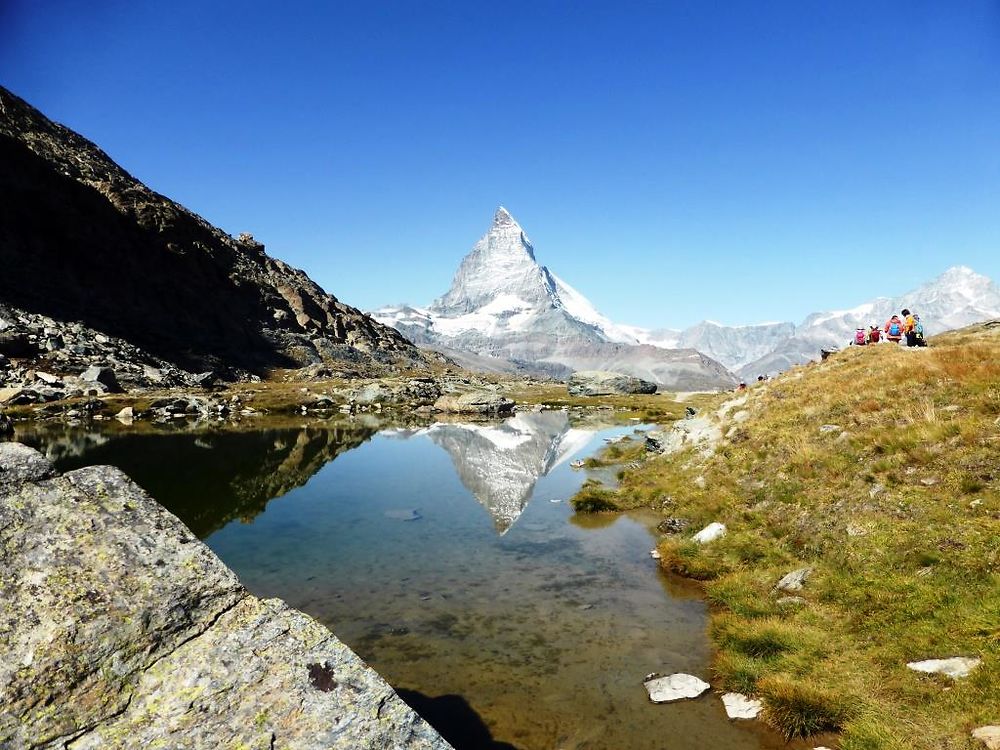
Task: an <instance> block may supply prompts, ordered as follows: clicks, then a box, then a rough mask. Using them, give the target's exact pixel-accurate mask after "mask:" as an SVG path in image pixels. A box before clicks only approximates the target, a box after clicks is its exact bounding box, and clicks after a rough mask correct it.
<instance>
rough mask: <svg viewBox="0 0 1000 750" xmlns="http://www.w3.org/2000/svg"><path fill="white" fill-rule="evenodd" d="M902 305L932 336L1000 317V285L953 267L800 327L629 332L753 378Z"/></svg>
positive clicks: (804, 357)
mask: <svg viewBox="0 0 1000 750" xmlns="http://www.w3.org/2000/svg"><path fill="white" fill-rule="evenodd" d="M903 308H907V309H910V310H912V311H914V312H916V313H918V314H919V315H920V318H921V321H922V322H923V323H924V327H925V329H926V331H927V333H928V335H933V334H935V333H941V332H943V331H948V330H951V329H954V328H961V327H963V326H967V325H970V324H972V323H977V322H979V321H983V320H989V319H992V318H1000V287H998V286H997V285H996V284H995V283H994V282H993V281H991V280H990V279H989V278H988V277H986V276H983V275H981V274H978V273H976V272H975V271H973V270H972V269H971V268H967V267H965V266H954V267H952V268H949V269H948V270H947V271H945V272H944V273H942V274H941V275H940V276H938V277H937V278H936V279H933V280H932V281H929V282H927V283H926V284H923V285H922V286H920V287H918V288H916V289H914V290H912V291H909V292H907V293H906V294H903V295H901V296H899V297H878V298H876V299H874V300H871V301H869V302H865V303H863V304H861V305H858V306H856V307H852V308H851V309H849V310H832V311H828V312H816V313H812V314H811V315H809V316H807V317H806V319H805V320H803V321H802V323H800V324H799V325H795V324H793V323H762V324H759V325H749V326H724V325H721V324H719V323H714V322H712V321H704V322H702V323H699V324H698V325H696V326H692V327H691V328H688V329H686V330H684V331H669V330H668V331H648V332H644V331H642V330H641V329H633V330H635V331H636V332H637V334H638V335H637V339H638V340H640V341H645V342H646V343H652V344H655V345H656V346H666V347H672V346H683V347H691V348H694V349H697V350H699V351H701V352H704V353H705V354H707V355H708V356H710V357H712V358H713V359H717V360H718V361H719V362H721V363H722V364H724V365H725V366H726V367H728V368H729V369H731V370H732V371H733V372H735V373H736V374H737V375H739V376H740V378H741V379H751V378H756V377H757V376H758V375H773V374H775V373H778V372H782V371H784V370H787V369H788V368H789V367H792V366H794V365H798V364H802V363H804V362H808V361H810V360H814V359H818V358H819V353H820V350H821V349H839V348H840V347H842V346H845V345H847V344H848V343H850V340H851V338H852V335H853V333H854V331H855V330H856V329H857V328H858V327H864V328H867V327H868V326H870V325H878V326H882V325H884V324H885V322H886V321H887V320H888V319H889V318H890V317H891V316H892V315H893V313H896V314H898V313H899V312H900V311H901V310H902V309H903Z"/></svg>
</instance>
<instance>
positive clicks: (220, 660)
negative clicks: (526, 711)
mask: <svg viewBox="0 0 1000 750" xmlns="http://www.w3.org/2000/svg"><path fill="white" fill-rule="evenodd" d="M0 567H2V569H3V570H5V571H14V572H15V573H16V574H15V575H11V576H4V577H3V578H2V579H0V601H2V602H3V607H0V632H2V633H3V634H4V637H3V638H2V639H0V685H3V690H4V695H3V710H2V711H0V747H12V748H15V747H57V746H58V747H64V746H69V745H70V744H72V746H73V747H74V748H80V750H84V749H90V748H98V747H115V748H122V747H191V748H194V747H243V748H248V749H249V748H254V749H255V750H256V749H257V748H260V749H261V750H264V749H266V748H271V747H295V748H302V749H303V750H319V749H320V748H324V749H326V748H340V749H342V750H346V748H359V747H380V748H381V747H393V748H401V749H403V748H405V749H412V750H416V749H417V748H420V749H421V750H423V749H424V748H426V749H427V750H439V749H440V750H446V749H447V748H448V747H449V745H448V744H447V743H446V742H445V741H444V740H443V739H442V738H441V737H440V736H439V735H438V734H437V733H436V732H435V731H434V730H433V729H432V728H431V727H429V726H428V725H427V724H426V723H425V722H424V721H423V720H422V719H421V718H420V717H419V716H417V715H416V714H415V713H414V712H413V711H412V709H410V708H409V707H408V706H407V705H406V704H405V703H403V701H402V700H400V698H399V697H398V696H397V695H396V693H395V692H394V691H393V690H392V688H391V687H390V686H389V685H388V684H387V683H386V682H385V681H384V680H382V678H381V677H379V676H378V675H377V674H376V673H375V672H374V671H373V670H372V669H371V668H369V667H368V666H366V665H365V664H364V662H362V661H361V659H359V658H358V657H357V655H355V654H354V653H353V652H352V651H351V650H350V649H349V648H347V646H345V645H344V644H343V643H341V642H340V641H339V640H338V639H337V638H336V636H334V635H333V634H332V633H330V631H329V630H327V629H326V628H325V627H323V626H322V625H321V624H319V623H318V622H316V621H315V620H313V619H312V618H311V617H309V616H307V615H305V614H303V613H301V612H298V611H296V610H293V609H291V608H290V607H288V606H287V605H286V604H285V603H284V602H282V601H280V600H278V599H267V600H262V599H258V598H257V597H255V596H253V595H252V594H250V593H249V592H248V591H247V590H246V589H244V588H243V586H242V585H241V584H240V582H239V581H238V580H237V578H236V576H235V574H234V573H233V572H232V571H230V570H229V569H228V568H226V566H225V565H224V564H223V563H222V561H221V560H219V559H218V558H217V557H216V556H215V554H214V553H213V552H212V551H211V550H210V549H209V548H208V547H207V546H205V545H204V544H203V543H202V542H200V541H198V539H196V538H195V537H194V535H193V534H192V533H191V532H190V531H189V530H188V529H187V528H186V527H185V526H184V525H183V524H182V523H181V522H180V521H179V520H178V519H177V518H176V517H175V516H173V515H172V514H171V513H169V512H168V511H167V510H166V509H165V508H163V507H162V506H160V505H158V504H157V503H156V502H155V501H154V500H152V499H151V498H150V497H149V496H148V495H146V493H145V492H144V491H143V490H142V489H141V488H140V487H139V486H138V485H136V484H135V483H133V482H132V481H131V480H130V479H129V478H128V477H127V476H125V475H124V474H123V473H122V472H121V471H119V470H118V469H115V468H112V467H108V466H93V467H87V468H83V469H78V470H76V471H72V472H68V473H67V474H65V475H63V476H54V475H53V471H52V467H51V465H49V464H48V462H47V461H45V459H44V458H43V457H42V456H41V455H40V454H38V453H37V452H35V451H33V450H31V449H30V448H27V447H25V446H23V445H18V444H14V443H7V444H2V443H0Z"/></svg>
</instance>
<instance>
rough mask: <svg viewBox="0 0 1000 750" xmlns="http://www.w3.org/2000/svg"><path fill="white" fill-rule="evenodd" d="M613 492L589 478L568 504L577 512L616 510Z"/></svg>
mask: <svg viewBox="0 0 1000 750" xmlns="http://www.w3.org/2000/svg"><path fill="white" fill-rule="evenodd" d="M614 497H615V493H614V492H612V491H611V490H609V489H608V488H607V487H602V486H601V484H600V483H599V482H595V481H593V480H590V481H588V482H586V483H585V484H584V485H583V487H581V488H580V491H579V492H577V493H576V495H574V496H573V499H572V500H570V504H571V505H572V506H573V510H575V511H576V512H577V513H601V512H604V511H615V510H618V504H617V503H616V502H615V501H614Z"/></svg>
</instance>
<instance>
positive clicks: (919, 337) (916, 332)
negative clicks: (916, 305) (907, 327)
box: [907, 315, 927, 346]
mask: <svg viewBox="0 0 1000 750" xmlns="http://www.w3.org/2000/svg"><path fill="white" fill-rule="evenodd" d="M907 338H909V334H907ZM907 346H927V341H926V340H925V339H924V324H923V323H921V322H920V316H919V315H914V316H913V343H912V344H911V343H909V340H907Z"/></svg>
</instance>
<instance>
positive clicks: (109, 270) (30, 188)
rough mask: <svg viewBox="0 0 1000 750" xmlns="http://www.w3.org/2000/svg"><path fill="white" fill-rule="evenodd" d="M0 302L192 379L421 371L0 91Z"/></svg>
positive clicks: (403, 346)
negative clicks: (125, 347)
mask: <svg viewBox="0 0 1000 750" xmlns="http://www.w3.org/2000/svg"><path fill="white" fill-rule="evenodd" d="M0 161H2V162H3V164H4V169H3V170H0V260H2V261H3V265H4V272H3V274H0V301H2V302H4V303H6V304H7V305H8V306H10V307H14V308H18V309H20V310H22V311H27V312H29V313H32V314H36V315H43V316H47V317H49V318H52V319H54V320H57V321H73V322H79V323H81V324H82V325H84V326H86V327H87V328H89V329H95V330H97V331H101V332H103V333H105V334H106V335H108V336H113V337H118V338H120V339H124V340H126V341H128V342H130V343H131V344H133V345H135V346H137V347H139V348H141V349H143V350H144V351H145V352H147V353H148V354H149V355H151V356H153V357H156V358H158V359H160V360H163V361H165V362H168V363H170V364H172V365H173V366H175V367H177V368H179V369H182V370H187V371H191V372H202V371H206V370H217V371H224V370H242V371H247V372H253V373H257V374H264V373H265V372H267V371H269V370H270V369H273V368H294V367H301V366H304V365H310V364H316V363H321V362H323V363H330V364H335V365H340V366H345V367H347V368H349V369H364V370H367V371H372V372H378V371H389V370H392V369H395V368H398V367H407V366H413V365H422V364H427V362H428V355H427V354H426V353H423V352H421V351H419V350H418V349H416V347H414V346H413V345H412V344H411V343H410V342H408V341H407V340H406V339H405V338H403V337H402V336H401V335H399V333H397V332H396V331H394V330H392V329H391V328H388V327H386V326H383V325H380V324H379V323H377V322H376V321H374V320H372V319H371V318H370V317H368V316H367V315H365V314H363V313H362V312H360V311H358V310H356V309H355V308H353V307H350V306H348V305H345V304H343V303H342V302H340V301H338V300H337V299H336V298H335V297H333V296H332V295H329V294H327V293H326V292H324V291H323V290H322V289H321V288H320V287H319V286H318V285H317V284H315V283H314V282H313V281H312V280H311V279H310V278H309V277H308V276H307V275H306V274H305V273H304V272H302V271H300V270H298V269H295V268H292V267H291V266H289V265H287V264H286V263H283V262H282V261H280V260H278V259H276V258H272V257H271V256H269V255H268V254H267V253H266V252H265V251H264V246H263V245H262V244H261V243H259V242H257V241H255V240H254V238H253V237H252V236H251V235H249V234H243V235H241V236H240V237H239V238H233V237H231V236H229V235H228V234H226V233H225V232H223V231H221V230H219V229H217V228H215V227H213V226H212V225H211V224H209V223H208V222H207V221H205V220H204V219H202V218H201V217H199V216H197V215H195V214H194V213H192V212H191V211H189V210H187V209H186V208H184V207H183V206H180V205H179V204H177V203H175V202H173V201H171V200H170V199H168V198H166V197H164V196H162V195H159V194H157V193H155V192H154V191H152V190H150V189H149V188H148V187H146V186H145V185H143V184H142V183H141V182H139V181H138V180H136V179H135V178H134V177H132V176H131V175H130V174H128V173H127V172H126V171H125V170H123V169H122V168H121V167H119V166H118V165H117V164H116V163H115V162H114V161H112V160H111V159H110V158H109V157H108V156H107V154H105V153H104V152H103V151H101V150H100V149H99V148H98V147H97V146H95V145H94V144H93V143H91V142H90V141H88V140H86V139H85V138H83V137H82V136H80V135H79V134H77V133H75V132H73V131H72V130H69V129H68V128H65V127H63V126H61V125H58V124H56V123H54V122H52V121H51V120H49V119H48V118H46V117H45V116H44V115H42V114H41V113H40V112H38V111H37V110H35V109H34V108H32V107H31V106H30V105H29V104H27V103H26V102H24V101H23V100H22V99H20V98H18V97H17V96H15V95H14V94H12V93H11V92H9V91H7V90H6V89H4V88H2V87H0Z"/></svg>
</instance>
